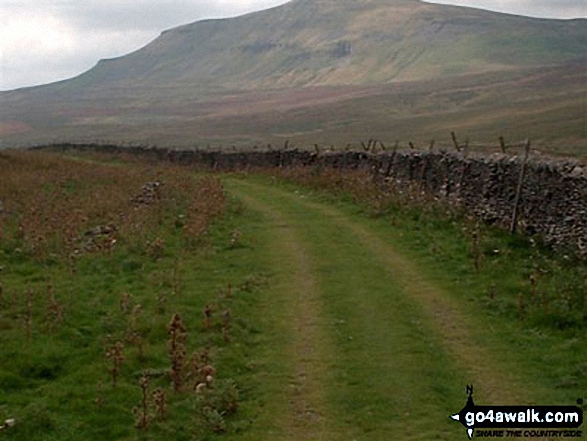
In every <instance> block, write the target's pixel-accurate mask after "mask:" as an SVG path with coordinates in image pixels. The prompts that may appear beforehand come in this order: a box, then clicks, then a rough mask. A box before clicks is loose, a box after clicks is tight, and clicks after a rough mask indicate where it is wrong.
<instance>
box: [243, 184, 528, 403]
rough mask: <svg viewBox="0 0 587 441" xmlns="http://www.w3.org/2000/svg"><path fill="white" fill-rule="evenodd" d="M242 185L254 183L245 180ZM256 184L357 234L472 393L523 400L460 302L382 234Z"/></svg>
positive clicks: (519, 384)
mask: <svg viewBox="0 0 587 441" xmlns="http://www.w3.org/2000/svg"><path fill="white" fill-rule="evenodd" d="M247 185H253V186H257V187H258V186H259V184H257V183H251V182H250V181H249V182H247ZM260 186H261V187H263V188H265V191H269V192H271V193H272V194H273V195H274V196H275V197H280V198H290V199H291V200H293V201H295V203H297V204H300V205H301V206H302V207H304V208H305V209H307V210H318V211H320V212H321V213H323V214H324V215H325V216H327V217H328V218H329V219H330V220H331V222H332V225H333V229H336V230H337V231H338V232H339V233H338V234H343V233H342V231H343V230H345V229H346V230H347V231H349V232H350V233H351V234H353V235H355V236H356V237H358V238H359V239H360V240H361V241H362V243H363V244H364V245H365V246H366V247H367V248H368V249H370V250H371V252H372V253H373V255H374V256H376V257H377V259H379V260H380V261H381V262H383V263H384V264H385V266H386V268H387V270H388V271H389V272H390V273H391V275H392V276H393V278H394V279H395V280H397V282H398V283H399V284H401V286H402V288H403V292H404V294H405V296H407V298H409V299H411V300H412V301H414V302H416V303H417V304H418V306H419V308H420V309H421V310H422V312H423V313H424V315H425V317H426V318H427V320H428V321H429V323H430V325H431V327H432V328H433V330H434V332H435V333H436V334H437V336H438V337H439V342H441V344H443V346H444V347H445V348H446V349H447V351H448V352H449V353H450V354H451V356H452V358H453V360H454V363H455V365H456V366H457V367H458V368H459V369H460V370H461V371H462V372H464V374H465V376H466V378H467V379H468V381H469V382H471V383H474V384H475V385H476V390H478V391H479V392H480V393H479V394H478V396H479V397H482V398H483V400H484V401H487V402H492V403H503V404H507V403H520V402H523V401H525V400H528V398H529V397H528V396H527V393H528V389H527V387H525V386H526V385H525V384H524V382H523V381H522V380H521V379H520V378H519V377H518V376H517V375H516V374H515V373H513V372H512V371H509V370H507V369H506V368H505V367H503V366H500V365H499V363H498V362H497V361H496V357H495V355H496V354H495V351H494V350H493V348H491V347H486V346H481V345H479V344H478V343H477V342H475V341H474V340H473V339H472V338H471V335H472V334H474V333H475V332H477V331H478V330H476V329H475V328H474V326H473V325H472V324H471V321H470V320H469V318H468V317H467V316H466V313H465V312H463V311H462V308H461V307H460V305H458V303H457V302H456V301H455V300H454V299H452V298H451V297H450V295H449V294H448V293H447V292H445V291H443V290H442V289H439V288H438V287H436V286H434V285H433V284H431V283H429V282H427V281H426V280H424V279H423V278H422V276H421V274H420V273H419V271H418V269H417V267H416V266H415V265H414V264H413V263H412V262H410V261H409V260H408V259H406V258H404V257H403V256H402V255H401V254H399V253H398V252H397V251H396V250H395V249H394V248H393V246H392V245H391V244H389V243H388V239H387V238H383V237H380V236H379V235H378V234H376V233H374V232H372V231H371V230H370V229H369V228H367V227H365V226H364V225H362V224H360V223H359V222H356V221H353V220H352V219H350V218H349V216H348V215H345V214H344V213H343V212H341V211H340V210H338V209H336V208H333V207H332V206H329V205H327V204H324V203H318V202H312V201H309V200H307V199H302V198H300V197H299V196H298V195H296V194H293V193H291V192H288V191H285V190H281V189H278V188H275V187H269V186H263V185H260Z"/></svg>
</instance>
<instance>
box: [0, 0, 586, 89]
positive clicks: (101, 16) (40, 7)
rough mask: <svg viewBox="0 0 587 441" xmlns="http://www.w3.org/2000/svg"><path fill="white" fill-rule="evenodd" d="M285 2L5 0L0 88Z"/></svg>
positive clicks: (556, 4)
mask: <svg viewBox="0 0 587 441" xmlns="http://www.w3.org/2000/svg"><path fill="white" fill-rule="evenodd" d="M341 1H342V0H341ZM350 1H355V0H350ZM390 1H393V0H390ZM434 2H435V3H446V4H457V5H464V6H473V7H481V8H484V9H490V10H494V11H500V12H509V13H514V14H520V15H529V16H533V17H546V18H576V17H587V6H586V5H587V1H586V0H434ZM282 3H286V0H0V90H9V89H14V88H17V87H23V86H32V85H37V84H43V83H48V82H52V81H57V80H61V79H65V78H70V77H73V76H75V75H78V74H80V73H82V72H84V71H86V70H88V69H89V68H91V67H92V66H94V65H95V64H96V63H97V61H98V60H100V59H102V58H112V57H116V56H120V55H124V54H126V53H129V52H132V51H133V50H136V49H138V48H140V47H142V46H144V45H145V44H147V43H148V42H150V41H151V40H153V39H154V38H156V37H157V36H158V35H159V34H160V33H161V31H163V30H165V29H169V28H172V27H175V26H178V25H181V24H185V23H190V22H194V21H197V20H200V19H203V18H219V17H229V16H235V15H240V14H243V13H246V12H252V11H255V10H260V9H265V8H268V7H271V6H277V5H279V4H282Z"/></svg>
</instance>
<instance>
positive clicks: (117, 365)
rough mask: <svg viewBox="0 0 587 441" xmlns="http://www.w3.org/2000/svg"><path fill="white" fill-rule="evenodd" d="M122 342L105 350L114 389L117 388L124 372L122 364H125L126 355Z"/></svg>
mask: <svg viewBox="0 0 587 441" xmlns="http://www.w3.org/2000/svg"><path fill="white" fill-rule="evenodd" d="M122 349H123V345H122V342H120V341H117V342H116V343H114V344H113V345H107V346H106V350H105V357H106V361H109V362H110V367H109V368H108V371H109V372H110V375H111V376H112V387H116V384H117V382H118V377H119V376H120V372H121V371H122V363H123V362H124V355H123V353H122Z"/></svg>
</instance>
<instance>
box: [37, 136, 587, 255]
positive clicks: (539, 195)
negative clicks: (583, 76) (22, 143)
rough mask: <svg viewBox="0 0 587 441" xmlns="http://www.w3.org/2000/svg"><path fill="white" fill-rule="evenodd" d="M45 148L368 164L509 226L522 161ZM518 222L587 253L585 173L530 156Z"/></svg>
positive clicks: (252, 161) (253, 163) (203, 160)
mask: <svg viewBox="0 0 587 441" xmlns="http://www.w3.org/2000/svg"><path fill="white" fill-rule="evenodd" d="M43 148H52V149H55V148H58V149H60V150H64V149H65V150H66V149H77V150H98V151H102V152H111V153H118V152H125V153H133V154H139V155H147V156H150V157H154V158H157V159H161V160H168V161H172V162H175V163H179V164H185V165H190V164H198V165H201V166H206V167H209V168H212V169H217V170H236V169H243V168H244V169H246V168H257V167H290V166H320V167H334V168H341V169H367V170H370V171H371V172H372V173H373V174H374V176H375V177H376V178H378V179H379V181H380V182H382V184H383V185H400V186H401V185H414V184H416V185H419V186H420V187H421V188H422V189H423V190H424V191H426V192H427V193H429V194H431V195H434V196H435V197H439V198H446V199H447V200H449V201H450V202H451V203H454V204H458V205H460V206H462V207H463V208H465V209H466V210H467V211H468V212H470V213H472V214H474V215H476V216H478V217H479V218H481V219H483V220H484V221H486V222H488V223H491V224H497V225H501V226H503V227H509V225H510V223H511V221H512V216H513V212H514V203H515V199H516V192H517V188H518V184H519V180H520V173H521V169H522V159H521V158H519V157H517V156H509V155H504V154H500V155H492V156H487V155H485V156H483V155H468V156H465V155H463V154H462V153H447V152H417V151H395V152H383V153H378V154H372V153H369V152H356V151H348V152H324V153H316V152H310V151H306V150H297V149H291V150H273V151H248V152H224V151H222V152H221V151H202V150H198V151H193V150H189V151H188V150H168V149H158V148H145V147H119V146H97V145H70V144H65V145H59V146H49V147H43ZM518 213H519V214H518V220H519V222H518V224H517V226H518V228H519V230H520V231H521V232H523V233H526V234H531V235H533V234H538V235H540V236H541V237H543V238H544V239H545V240H546V241H547V242H548V243H550V244H552V245H554V246H555V247H558V248H568V249H572V250H574V251H575V252H577V253H578V254H579V255H581V256H583V257H587V172H586V171H585V170H583V169H582V167H581V166H579V165H578V164H577V163H575V162H572V161H561V160H554V159H552V158H531V159H530V160H529V162H528V163H527V165H526V173H525V178H524V180H523V183H522V187H521V193H520V199H519V208H518Z"/></svg>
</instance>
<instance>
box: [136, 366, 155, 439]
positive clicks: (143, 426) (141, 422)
mask: <svg viewBox="0 0 587 441" xmlns="http://www.w3.org/2000/svg"><path fill="white" fill-rule="evenodd" d="M149 383H150V381H149V376H148V375H145V374H143V376H142V377H141V378H140V379H139V386H140V387H141V405H140V407H133V409H132V413H133V414H134V416H135V427H136V428H137V429H139V430H147V429H148V428H149V424H150V420H151V416H150V413H149V407H150V399H149Z"/></svg>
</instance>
